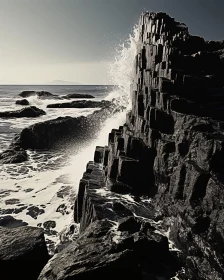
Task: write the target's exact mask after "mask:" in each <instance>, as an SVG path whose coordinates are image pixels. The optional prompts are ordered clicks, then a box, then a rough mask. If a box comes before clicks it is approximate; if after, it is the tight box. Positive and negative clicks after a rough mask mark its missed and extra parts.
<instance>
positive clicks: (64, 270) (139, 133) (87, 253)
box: [39, 13, 224, 280]
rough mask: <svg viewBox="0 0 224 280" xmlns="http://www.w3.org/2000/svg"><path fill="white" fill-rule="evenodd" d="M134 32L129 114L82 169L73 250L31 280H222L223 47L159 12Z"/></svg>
mask: <svg viewBox="0 0 224 280" xmlns="http://www.w3.org/2000/svg"><path fill="white" fill-rule="evenodd" d="M139 28H140V37H139V44H138V54H137V56H136V76H135V81H134V84H133V87H132V110H131V111H130V112H129V113H128V114H127V119H126V123H125V124H124V126H122V127H120V128H117V129H113V130H112V132H111V133H110V135H109V141H108V146H107V147H97V148H96V152H95V157H94V161H93V162H90V163H89V164H88V165H87V170H86V172H85V173H84V176H83V179H82V180H81V182H80V186H79V193H78V196H77V199H76V203H75V209H74V219H75V221H76V222H78V223H80V237H79V239H78V241H77V243H75V245H74V244H73V245H71V246H69V247H67V248H66V251H62V252H61V253H59V254H58V255H56V256H55V257H54V258H53V260H51V261H50V262H49V264H48V265H47V267H45V269H44V271H43V272H42V274H41V276H40V278H39V279H84V278H85V277H87V276H91V277H94V276H96V277H98V279H105V277H108V276H111V275H113V277H117V278H118V279H121V278H122V279H123V276H126V278H127V277H131V279H177V278H172V277H175V276H177V277H178V279H206V280H207V279H211V280H212V279H220V280H221V279H224V258H223V255H224V189H223V188H224V176H223V174H224V173H223V171H224V136H223V121H224V111H223V109H224V89H223V86H224V80H223V73H224V64H223V59H222V58H223V53H224V50H223V49H224V43H223V42H206V41H205V40H204V39H203V38H200V37H197V36H191V35H189V33H188V29H187V27H186V26H185V25H184V24H181V23H178V22H175V21H174V19H172V18H170V17H169V16H168V15H166V14H163V13H158V14H155V13H150V14H149V13H147V14H144V15H142V17H141V19H140V23H139ZM149 198H151V199H149ZM85 244H86V247H85ZM71 256H72V257H71ZM62 257H63V258H64V259H65V260H66V261H64V263H61V262H60V260H61V258H62ZM58 265H59V266H58ZM59 268H60V269H59ZM59 271H60V273H59V274H60V275H59V274H58V272H59ZM46 275H48V277H50V276H49V275H53V276H54V277H55V278H54V277H53V276H52V278H44V277H46ZM65 275H66V276H65ZM66 277H68V278H66ZM69 277H70V278H69ZM82 277H83V278H82ZM85 279H86V278H85Z"/></svg>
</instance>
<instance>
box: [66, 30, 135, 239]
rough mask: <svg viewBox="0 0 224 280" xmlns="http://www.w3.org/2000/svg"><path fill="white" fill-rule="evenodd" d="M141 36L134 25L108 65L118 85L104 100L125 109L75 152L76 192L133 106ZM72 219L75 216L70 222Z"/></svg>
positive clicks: (73, 175)
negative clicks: (97, 150)
mask: <svg viewBox="0 0 224 280" xmlns="http://www.w3.org/2000/svg"><path fill="white" fill-rule="evenodd" d="M138 36H139V32H138V28H137V26H135V28H134V31H133V35H130V36H129V39H128V40H127V41H126V43H125V44H122V45H120V46H119V47H118V48H117V49H116V53H115V56H114V60H113V61H112V62H111V63H110V65H109V75H110V77H111V80H112V81H113V83H114V84H115V85H116V87H115V89H114V90H113V91H112V92H111V93H109V94H108V96H107V97H106V98H105V100H110V101H113V102H114V103H115V105H116V107H117V108H119V107H120V108H126V109H125V110H122V112H119V113H116V114H114V115H113V116H111V117H109V118H108V119H107V121H106V122H105V123H104V125H103V127H102V128H101V131H100V133H99V134H98V137H97V138H96V139H95V140H94V141H92V143H91V144H90V145H89V146H88V147H85V148H84V149H83V150H81V151H80V152H79V153H78V154H77V155H75V156H74V157H73V158H72V160H71V162H70V164H69V165H68V166H67V168H68V173H69V174H70V181H71V182H72V184H73V186H74V191H75V192H76V193H77V191H78V186H79V181H80V179H81V177H82V174H83V172H84V171H85V167H86V164H87V163H88V161H90V160H92V159H93V156H94V150H95V147H96V146H105V145H107V142H108V134H109V132H110V131H111V129H113V128H118V127H119V126H120V125H123V124H124V123H125V118H126V113H127V111H128V110H129V109H130V107H131V95H130V91H131V85H132V83H133V81H134V61H135V57H136V54H137V40H138ZM72 219H73V216H72V218H71V221H72ZM66 230H68V231H69V228H68V227H65V229H64V230H63V231H62V233H61V236H63V235H65V236H66ZM61 240H63V237H61Z"/></svg>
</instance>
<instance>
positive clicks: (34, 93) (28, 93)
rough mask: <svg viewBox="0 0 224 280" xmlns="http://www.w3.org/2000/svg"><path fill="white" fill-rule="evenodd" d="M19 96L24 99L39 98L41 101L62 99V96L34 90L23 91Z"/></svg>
mask: <svg viewBox="0 0 224 280" xmlns="http://www.w3.org/2000/svg"><path fill="white" fill-rule="evenodd" d="M19 96H21V97H23V98H27V97H31V96H37V97H39V98H40V99H60V96H58V95H56V94H52V93H50V92H48V91H33V90H31V91H30V90H26V91H22V92H21V93H20V94H19Z"/></svg>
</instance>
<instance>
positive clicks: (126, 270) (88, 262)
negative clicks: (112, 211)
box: [38, 221, 141, 280]
mask: <svg viewBox="0 0 224 280" xmlns="http://www.w3.org/2000/svg"><path fill="white" fill-rule="evenodd" d="M111 226H112V224H111V223H110V222H109V221H101V222H99V223H98V222H97V223H94V224H92V225H91V226H90V227H89V228H88V229H87V230H86V232H85V233H84V234H83V235H82V236H80V237H79V239H78V240H77V243H72V244H71V245H69V246H68V247H67V248H66V249H65V250H63V251H62V252H60V253H59V254H57V255H55V256H54V257H53V258H52V259H51V260H50V261H49V262H48V264H47V265H46V267H45V268H44V269H43V271H42V272H41V274H40V276H39V278H38V280H45V279H49V280H51V279H52V280H53V279H55V280H65V279H68V278H70V279H77V280H78V279H80V280H81V279H87V278H94V279H101V280H103V279H105V278H108V277H112V278H118V279H121V278H123V277H128V278H130V279H131V277H133V278H135V279H140V277H141V272H140V270H139V267H138V263H137V261H136V260H135V256H134V252H133V251H131V250H124V251H120V252H119V251H118V252H116V250H114V248H113V244H112V243H111V242H109V240H107V239H106V238H105V235H104V233H106V232H107V230H108V229H109V228H110V227H111ZM83 242H84V243H83ZM87 248H88V249H87Z"/></svg>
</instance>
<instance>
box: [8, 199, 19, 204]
mask: <svg viewBox="0 0 224 280" xmlns="http://www.w3.org/2000/svg"><path fill="white" fill-rule="evenodd" d="M19 202H20V201H19V199H17V198H11V199H7V200H5V204H6V205H13V204H17V203H19Z"/></svg>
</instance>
